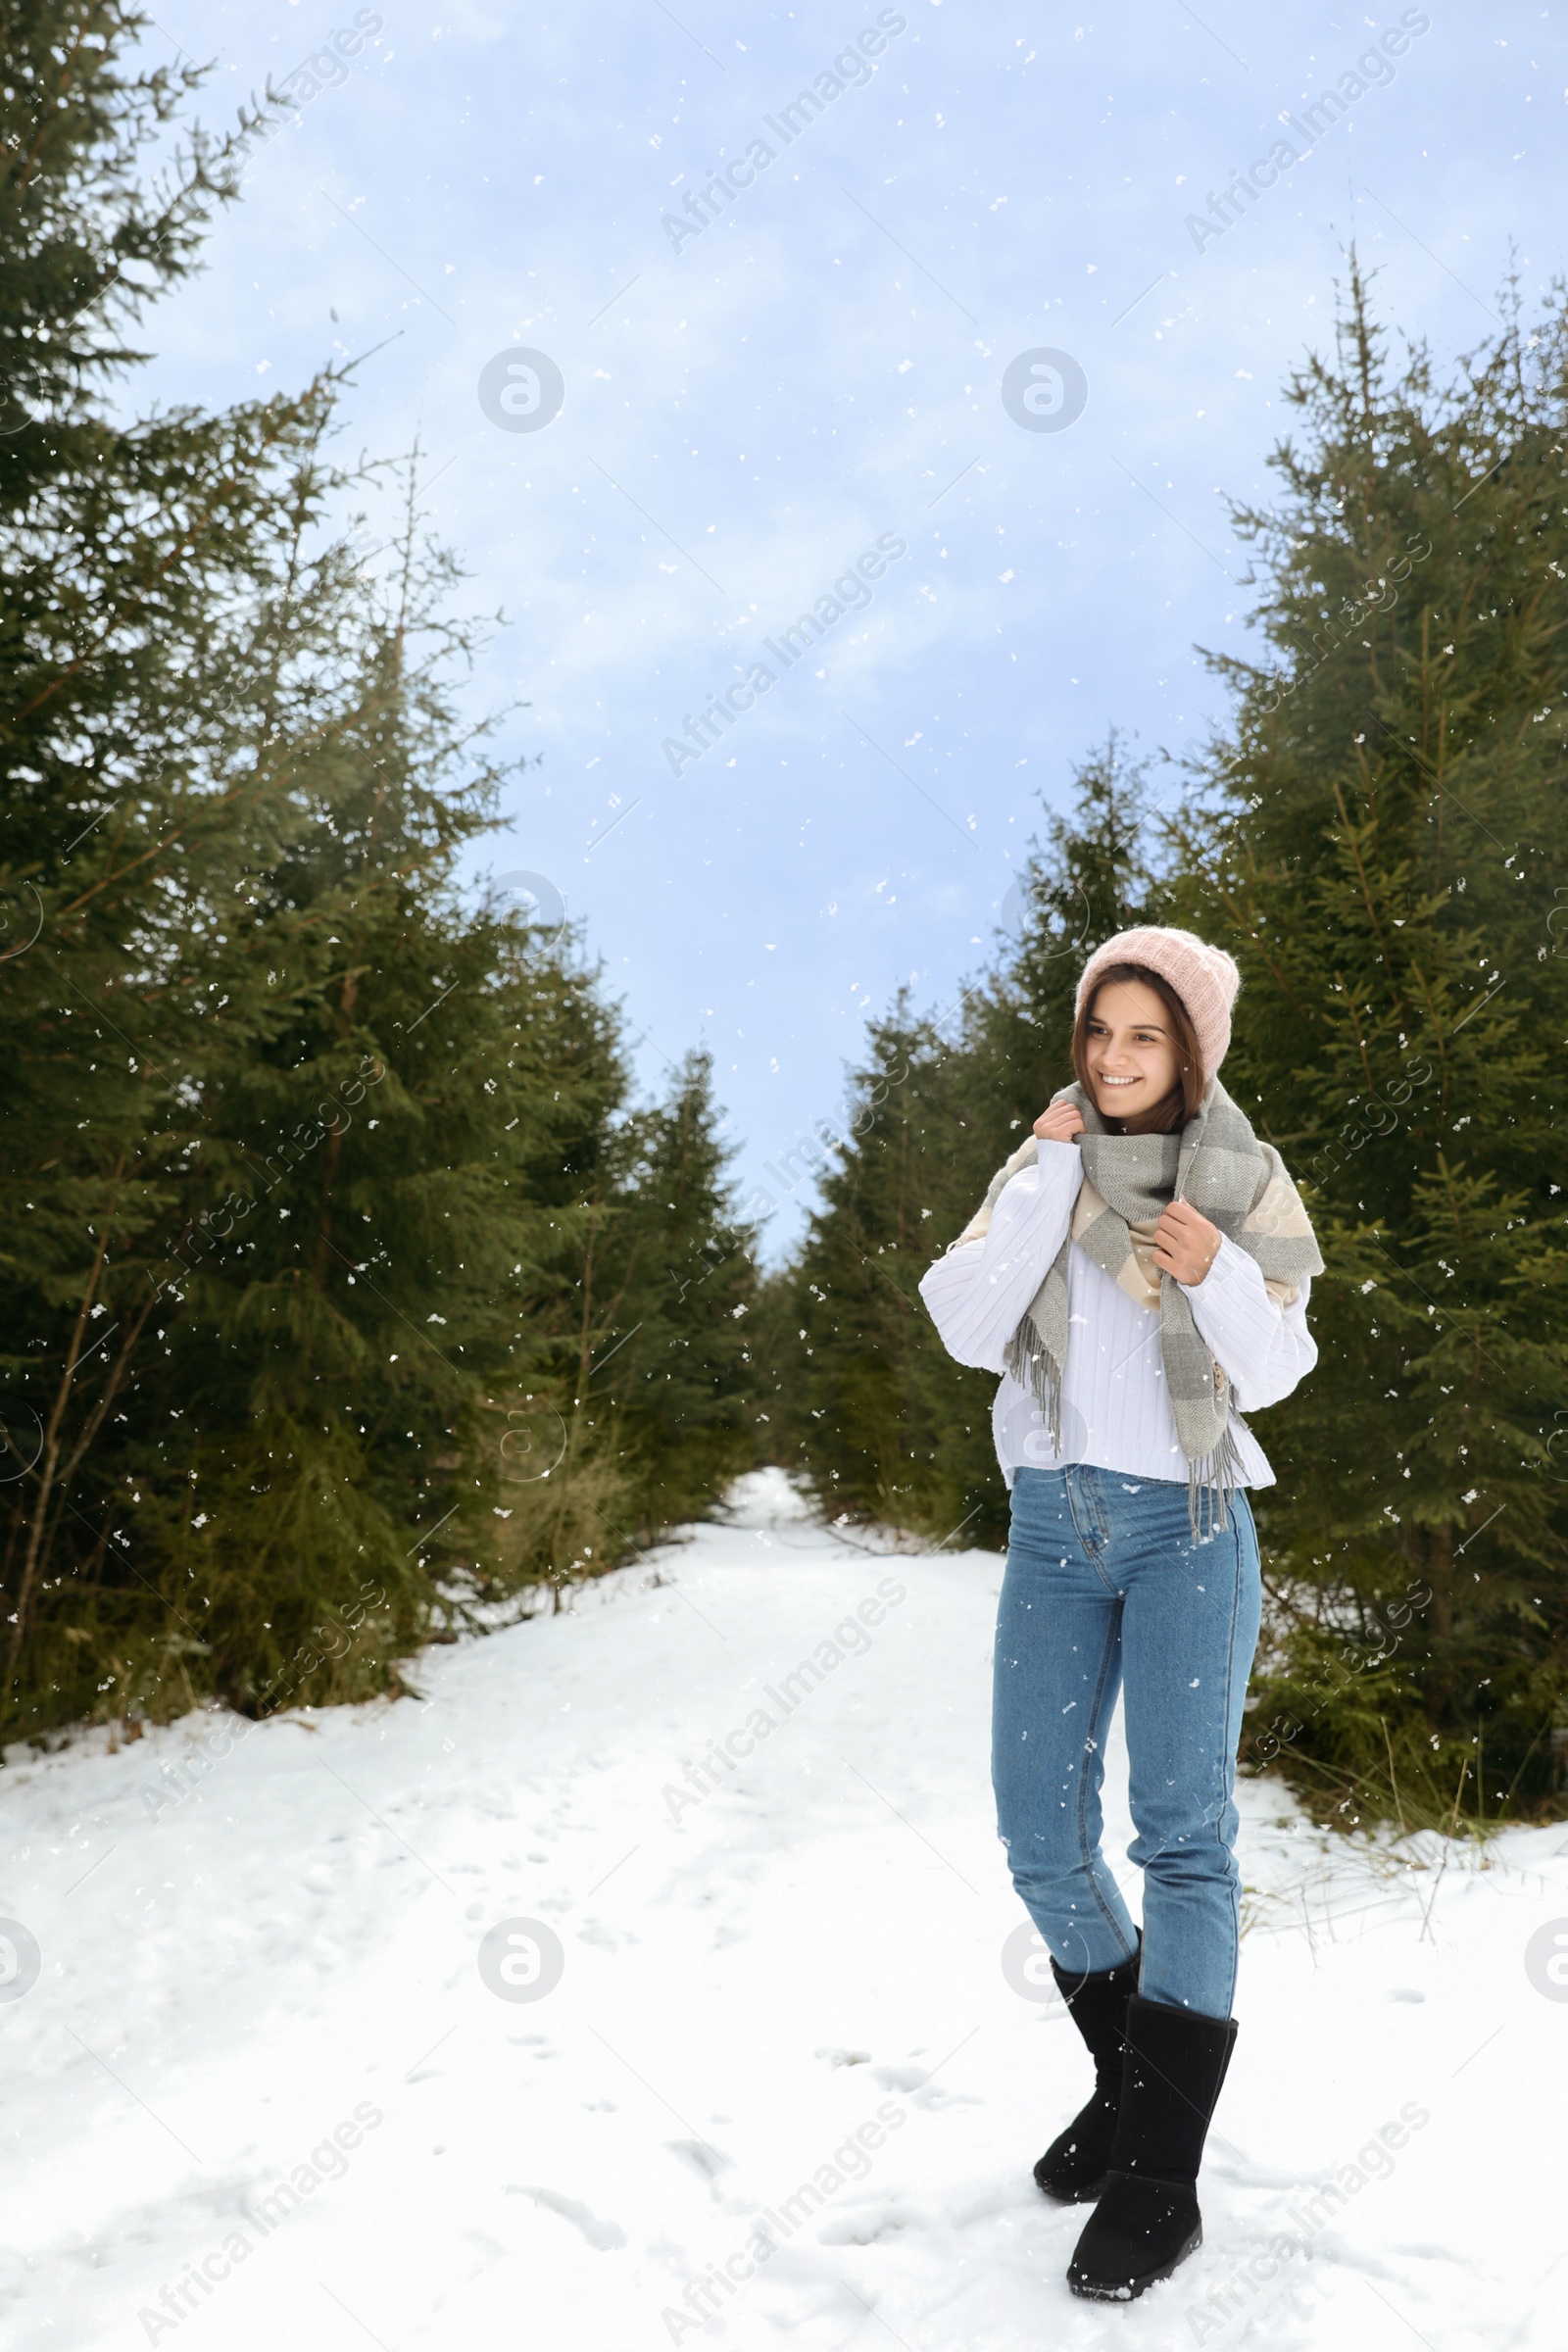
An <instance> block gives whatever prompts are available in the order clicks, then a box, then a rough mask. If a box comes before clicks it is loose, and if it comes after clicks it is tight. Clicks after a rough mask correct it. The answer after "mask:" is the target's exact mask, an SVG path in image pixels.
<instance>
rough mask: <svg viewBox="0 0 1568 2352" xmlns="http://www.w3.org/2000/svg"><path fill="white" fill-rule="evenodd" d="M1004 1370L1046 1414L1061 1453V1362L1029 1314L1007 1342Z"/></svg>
mask: <svg viewBox="0 0 1568 2352" xmlns="http://www.w3.org/2000/svg"><path fill="white" fill-rule="evenodd" d="M1006 1365H1007V1370H1008V1371H1009V1372H1010V1373H1011V1374H1012V1377H1013V1379H1014V1380H1015V1381H1016V1382H1017V1383H1018V1386H1019V1388H1020V1389H1027V1390H1028V1391H1029V1393H1030V1395H1031V1396H1032V1397H1033V1398H1034V1400H1035V1402H1036V1404H1038V1405H1039V1407H1040V1410H1041V1411H1042V1412H1043V1413H1044V1415H1045V1417H1046V1427H1047V1429H1048V1430H1049V1431H1050V1433H1051V1450H1052V1452H1053V1453H1054V1455H1056V1456H1057V1458H1058V1459H1059V1458H1060V1454H1061V1366H1060V1365H1059V1364H1058V1363H1057V1361H1056V1359H1055V1357H1054V1355H1053V1354H1052V1352H1051V1350H1050V1348H1048V1347H1047V1346H1046V1343H1045V1341H1044V1340H1043V1339H1042V1338H1041V1336H1040V1328H1039V1325H1038V1324H1037V1323H1036V1321H1035V1319H1034V1316H1033V1315H1032V1314H1026V1315H1025V1316H1024V1318H1023V1321H1022V1322H1021V1323H1020V1324H1019V1326H1018V1328H1017V1330H1016V1331H1015V1332H1014V1333H1013V1335H1012V1338H1011V1339H1010V1340H1009V1341H1008V1343H1007V1353H1006Z"/></svg>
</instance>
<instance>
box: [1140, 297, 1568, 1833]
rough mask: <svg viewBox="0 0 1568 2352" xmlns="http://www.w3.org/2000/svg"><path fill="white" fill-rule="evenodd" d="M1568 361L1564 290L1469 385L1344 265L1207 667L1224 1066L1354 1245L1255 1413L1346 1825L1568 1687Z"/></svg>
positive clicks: (1183, 856)
mask: <svg viewBox="0 0 1568 2352" xmlns="http://www.w3.org/2000/svg"><path fill="white" fill-rule="evenodd" d="M1565 365H1568V309H1565V305H1564V301H1563V298H1562V296H1561V294H1560V293H1559V294H1558V296H1557V297H1556V298H1555V299H1554V300H1553V302H1552V304H1551V306H1550V308H1549V309H1548V311H1547V314H1546V316H1545V317H1544V319H1542V320H1541V321H1540V322H1539V323H1538V324H1537V326H1536V327H1535V328H1534V329H1531V328H1529V327H1527V326H1526V324H1525V323H1524V321H1523V320H1522V319H1520V317H1519V316H1518V314H1517V311H1514V312H1512V313H1511V314H1510V316H1509V318H1508V320H1507V322H1506V324H1505V325H1504V327H1503V329H1502V331H1501V332H1500V333H1499V334H1498V335H1497V336H1496V337H1495V339H1494V340H1493V342H1492V344H1491V345H1490V346H1489V347H1488V348H1486V349H1484V350H1483V351H1481V352H1480V353H1478V354H1476V355H1474V356H1473V357H1472V358H1471V359H1470V360H1469V361H1468V362H1467V363H1465V365H1464V366H1463V368H1461V369H1460V370H1459V371H1458V373H1457V376H1456V379H1455V380H1454V381H1453V382H1452V383H1451V384H1449V385H1446V386H1440V384H1439V383H1438V380H1437V374H1436V370H1435V368H1434V365H1433V363H1432V361H1431V359H1430V357H1429V356H1428V355H1427V354H1426V353H1425V352H1424V351H1421V350H1417V351H1415V352H1414V353H1413V354H1412V355H1411V356H1410V358H1409V360H1408V362H1407V363H1406V365H1405V366H1404V368H1402V369H1401V370H1398V371H1396V370H1394V369H1393V368H1391V367H1390V366H1389V364H1388V361H1387V357H1386V353H1385V350H1384V346H1383V341H1382V337H1381V335H1380V333H1379V330H1378V328H1377V325H1376V322H1375V319H1374V318H1373V315H1372V312H1371V308H1370V305H1369V302H1368V299H1367V290H1366V287H1365V285H1364V283H1363V282H1362V280H1361V278H1360V276H1359V274H1358V273H1356V274H1353V275H1352V278H1351V282H1350V287H1349V292H1348V304H1347V308H1346V311H1345V314H1344V316H1343V319H1342V321H1341V327H1340V334H1339V342H1338V349H1337V353H1336V355H1335V357H1334V358H1333V359H1332V360H1329V359H1314V360H1313V361H1312V362H1311V363H1310V364H1309V365H1308V366H1307V367H1306V368H1304V369H1303V370H1302V371H1301V372H1300V374H1299V376H1298V378H1297V379H1296V381H1295V383H1294V384H1293V386H1292V391H1291V397H1292V399H1293V400H1294V402H1295V403H1296V405H1297V407H1298V408H1299V410H1300V412H1301V415H1302V418H1303V430H1302V435H1301V439H1300V441H1299V443H1296V442H1293V443H1289V444H1287V445H1285V446H1283V447H1282V448H1281V449H1280V451H1279V452H1278V453H1277V456H1276V461H1275V463H1276V466H1277V469H1278V473H1279V476H1280V480H1281V484H1282V495H1281V498H1280V500H1279V503H1278V504H1277V506H1275V507H1273V508H1271V509H1267V510H1259V511H1255V512H1249V513H1244V515H1243V516H1242V521H1243V526H1244V528H1246V529H1247V530H1249V531H1250V533H1251V535H1252V536H1253V538H1254V541H1255V543H1256V545H1257V547H1258V550H1259V560H1260V566H1261V570H1262V575H1263V595H1262V598H1261V602H1260V606H1259V613H1258V618H1259V622H1260V625H1261V627H1262V629H1263V631H1264V634H1265V635H1266V637H1267V639H1268V641H1269V644H1270V650H1271V657H1272V658H1271V660H1270V661H1269V662H1268V663H1267V664H1262V663H1259V664H1247V663H1241V662H1221V663H1219V664H1218V666H1219V667H1220V668H1221V670H1222V671H1224V672H1225V673H1226V674H1228V676H1229V677H1230V679H1231V681H1232V683H1233V685H1234V687H1235V690H1236V694H1237V706H1236V715H1235V722H1234V728H1233V730H1230V731H1228V732H1227V734H1226V737H1225V739H1224V742H1223V744H1222V745H1221V746H1220V747H1219V748H1218V750H1217V752H1216V756H1215V758H1214V760H1213V761H1212V762H1211V763H1210V766H1209V769H1208V782H1209V785H1210V789H1209V792H1208V795H1207V808H1206V812H1205V814H1204V815H1202V816H1201V818H1197V819H1195V818H1193V817H1191V816H1189V817H1187V818H1185V819H1184V820H1183V821H1180V822H1178V823H1177V825H1176V826H1175V828H1174V832H1175V837H1176V841H1177V846H1178V849H1179V853H1180V862H1181V869H1182V870H1181V877H1180V881H1179V885H1178V887H1179V903H1180V904H1181V905H1182V906H1183V907H1185V909H1186V917H1187V919H1189V920H1191V921H1192V922H1193V923H1194V925H1195V927H1196V928H1199V929H1201V930H1203V931H1204V932H1205V933H1206V934H1207V936H1209V937H1211V938H1214V939H1216V940H1218V941H1220V942H1221V943H1222V944H1224V945H1225V946H1228V947H1230V948H1231V949H1232V950H1233V952H1234V953H1235V954H1236V956H1237V957H1238V959H1239V960H1240V962H1241V964H1242V966H1243V971H1244V976H1245V987H1244V993H1243V996H1242V999H1241V1001H1240V1004H1239V1006H1238V1017H1237V1036H1236V1045H1235V1047H1234V1048H1233V1051H1232V1056H1231V1060H1230V1062H1228V1063H1227V1068H1226V1078H1227V1083H1228V1084H1229V1085H1230V1087H1231V1090H1232V1092H1233V1093H1234V1094H1236V1095H1237V1097H1238V1100H1239V1101H1240V1102H1241V1103H1242V1104H1243V1106H1244V1108H1248V1109H1249V1110H1251V1109H1252V1108H1253V1105H1254V1104H1256V1105H1257V1110H1256V1115H1257V1116H1258V1117H1259V1118H1260V1119H1262V1120H1263V1121H1264V1122H1265V1124H1264V1127H1263V1132H1265V1133H1267V1134H1268V1135H1270V1136H1271V1137H1272V1139H1273V1140H1274V1141H1275V1142H1277V1143H1278V1145H1279V1146H1280V1149H1281V1150H1282V1151H1283V1152H1285V1154H1286V1156H1287V1158H1288V1160H1289V1161H1290V1162H1291V1164H1292V1165H1293V1166H1294V1167H1295V1168H1297V1169H1298V1170H1299V1173H1300V1174H1301V1176H1302V1177H1303V1179H1306V1180H1307V1181H1308V1182H1309V1184H1310V1187H1311V1204H1312V1209H1313V1214H1314V1217H1315V1219H1316V1221H1317V1224H1318V1230H1319V1235H1320V1239H1321V1241H1322V1245H1323V1251H1324V1256H1325V1259H1326V1261H1327V1272H1326V1273H1325V1275H1324V1276H1323V1277H1322V1278H1321V1280H1320V1281H1319V1283H1318V1284H1317V1285H1316V1286H1315V1287H1314V1296H1313V1321H1314V1327H1315V1331H1316V1336H1317V1339H1318V1344H1319V1348H1320V1349H1321V1361H1320V1363H1319V1366H1318V1368H1317V1370H1316V1372H1315V1373H1314V1375H1313V1376H1312V1378H1311V1379H1310V1380H1309V1381H1308V1382H1307V1383H1306V1384H1305V1385H1304V1387H1303V1388H1302V1389H1301V1390H1300V1391H1299V1394H1298V1395H1297V1396H1296V1397H1293V1398H1292V1399H1291V1400H1290V1403H1289V1405H1288V1406H1286V1407H1285V1408H1283V1409H1282V1410H1281V1412H1280V1413H1279V1415H1278V1426H1277V1427H1276V1426H1275V1424H1274V1420H1273V1419H1272V1418H1269V1419H1267V1420H1265V1422H1264V1423H1263V1425H1262V1434H1264V1435H1265V1436H1266V1439H1267V1443H1268V1445H1269V1447H1270V1450H1271V1454H1272V1455H1273V1458H1274V1460H1275V1465H1276V1469H1277V1472H1278V1476H1279V1484H1278V1485H1277V1487H1274V1488H1271V1489H1269V1490H1266V1491H1265V1493H1264V1494H1263V1495H1261V1496H1260V1497H1259V1505H1260V1507H1259V1520H1260V1525H1261V1526H1262V1528H1263V1531H1264V1535H1265V1541H1266V1544H1267V1546H1268V1549H1269V1553H1270V1557H1271V1563H1272V1568H1271V1574H1272V1581H1273V1584H1274V1589H1275V1595H1276V1602H1277V1606H1278V1609H1279V1611H1280V1624H1281V1627H1282V1630H1283V1635H1284V1639H1283V1642H1282V1644H1281V1646H1280V1648H1279V1649H1278V1650H1277V1651H1276V1653H1275V1655H1274V1659H1273V1664H1274V1668H1275V1671H1274V1672H1273V1674H1272V1675H1271V1676H1270V1677H1268V1678H1267V1679H1266V1680H1265V1682H1264V1684H1263V1686H1262V1690H1261V1699H1262V1701H1263V1706H1262V1709H1261V1711H1260V1715H1259V1723H1260V1727H1266V1726H1274V1727H1275V1728H1274V1730H1273V1732H1272V1735H1271V1734H1270V1733H1269V1732H1268V1731H1267V1730H1261V1729H1260V1740H1259V1752H1260V1753H1271V1752H1273V1748H1274V1746H1275V1745H1276V1744H1278V1745H1280V1746H1281V1748H1282V1752H1284V1753H1285V1754H1286V1756H1287V1758H1288V1759H1291V1760H1293V1768H1294V1769H1296V1770H1297V1771H1298V1772H1299V1775H1300V1777H1301V1778H1302V1780H1303V1785H1308V1786H1311V1787H1313V1788H1314V1789H1317V1790H1318V1791H1319V1792H1320V1793H1327V1792H1330V1791H1332V1793H1333V1797H1334V1801H1335V1803H1336V1804H1339V1803H1345V1804H1348V1805H1349V1806H1350V1807H1351V1808H1352V1809H1353V1808H1354V1807H1355V1805H1357V1804H1358V1803H1372V1804H1374V1805H1381V1806H1383V1807H1384V1808H1387V1809H1389V1810H1395V1809H1397V1808H1398V1807H1399V1806H1400V1805H1401V1804H1402V1805H1405V1806H1409V1805H1411V1804H1415V1803H1417V1802H1419V1803H1420V1804H1423V1805H1425V1806H1426V1808H1427V1810H1428V1811H1429V1812H1436V1811H1437V1810H1439V1809H1446V1807H1447V1806H1448V1805H1449V1804H1450V1802H1452V1801H1455V1800H1456V1801H1458V1802H1459V1803H1461V1804H1462V1805H1463V1806H1464V1807H1465V1808H1466V1809H1472V1808H1473V1809H1476V1810H1479V1811H1482V1812H1485V1811H1487V1810H1489V1809H1490V1810H1493V1811H1495V1810H1498V1809H1499V1808H1500V1807H1501V1806H1502V1805H1503V1804H1504V1803H1508V1802H1517V1801H1521V1800H1522V1799H1524V1798H1527V1797H1535V1798H1540V1797H1543V1796H1545V1795H1546V1794H1548V1793H1549V1792H1550V1789H1551V1786H1552V1781H1553V1773H1554V1768H1553V1761H1552V1755H1551V1740H1550V1731H1551V1727H1552V1724H1553V1721H1554V1720H1557V1721H1561V1720H1564V1718H1563V1717H1562V1715H1561V1713H1560V1710H1561V1709H1562V1707H1563V1703H1564V1698H1565V1695H1568V1688H1565V1679H1564V1670H1565V1667H1568V1649H1565V1639H1568V1577H1565V1567H1568V1547H1565V1536H1568V1513H1565V1509H1564V1487H1563V1484H1562V1483H1561V1465H1560V1463H1558V1462H1554V1460H1553V1456H1552V1451H1551V1446H1552V1439H1553V1432H1554V1428H1555V1429H1559V1430H1560V1429H1561V1428H1562V1427H1563V1426H1564V1423H1563V1421H1561V1420H1559V1421H1557V1422H1556V1423H1555V1424H1554V1421H1553V1414H1554V1412H1559V1411H1560V1410H1561V1406H1562V1398H1563V1396H1564V1394H1565V1393H1568V1392H1565V1388H1564V1369H1565V1346H1564V1333H1565V1331H1568V1250H1565V1240H1568V1235H1565V1218H1564V1210H1565V1206H1568V1195H1565V1194H1564V1191H1563V1189H1562V1188H1563V1187H1564V1185H1565V1184H1568V1176H1565V1174H1564V1169H1563V1155H1562V1149H1561V1122H1562V1117H1563V1111H1564V1092H1563V1078H1562V1067H1563V1065H1562V1056H1561V1051H1560V1047H1561V1041H1562V1038H1563V1035H1564V1033H1565V1028H1564V1024H1565V1020H1568V969H1565V962H1564V958H1563V956H1561V955H1560V954H1558V952H1557V950H1558V946H1559V942H1558V940H1557V939H1556V938H1555V937H1554V922H1555V917H1556V913H1557V910H1558V909H1559V908H1560V907H1561V905H1562V902H1563V900H1564V897H1565V896H1568V823H1565V815H1564V809H1565V802H1564V786H1565V780H1568V778H1565V768H1564V747H1565V742H1568V730H1565V707H1564V666H1563V664H1564V655H1563V645H1564V631H1565V626H1568V503H1565V498H1564V490H1565V485H1568V458H1565V456H1564V439H1565V430H1564V428H1565V425H1568V415H1565V398H1568V379H1565ZM1222 767H1228V772H1227V773H1225V774H1224V775H1223V776H1221V775H1220V774H1219V770H1220V769H1221V768H1222ZM1556 928H1558V929H1560V928H1561V925H1560V924H1557V925H1556ZM1562 1450H1563V1448H1562V1446H1560V1445H1559V1446H1558V1447H1557V1452H1558V1453H1559V1454H1560V1453H1561V1452H1562ZM1357 1792H1359V1793H1357Z"/></svg>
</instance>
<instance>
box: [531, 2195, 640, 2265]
mask: <svg viewBox="0 0 1568 2352" xmlns="http://www.w3.org/2000/svg"><path fill="white" fill-rule="evenodd" d="M507 2191H508V2194H509V2195H510V2196H514V2197H532V2199H533V2201H534V2203H535V2204H536V2205H546V2206H548V2207H549V2209H550V2211H551V2212H552V2213H559V2214H560V2216H561V2218H562V2220H563V2221H565V2222H570V2224H571V2225H572V2228H573V2229H580V2230H581V2231H582V2233H583V2235H584V2237H585V2238H586V2239H587V2240H588V2243H589V2244H590V2245H591V2246H592V2247H593V2249H594V2251H595V2253H596V2254H609V2253H611V2252H613V2249H614V2248H615V2247H616V2246H623V2245H624V2244H625V2243H626V2232H625V2230H624V2229H621V2227H620V2225H619V2223H618V2222H602V2221H601V2220H600V2219H599V2216H598V2215H597V2214H596V2213H590V2212H589V2210H588V2208H587V2206H586V2205H583V2204H580V2203H579V2202H578V2200H577V2199H576V2198H575V2197H564V2196H563V2195H562V2194H561V2192H560V2190H559V2189H555V2188H527V2187H523V2186H521V2185H519V2184H518V2183H516V2182H515V2181H510V2180H509V2181H508V2183H507Z"/></svg>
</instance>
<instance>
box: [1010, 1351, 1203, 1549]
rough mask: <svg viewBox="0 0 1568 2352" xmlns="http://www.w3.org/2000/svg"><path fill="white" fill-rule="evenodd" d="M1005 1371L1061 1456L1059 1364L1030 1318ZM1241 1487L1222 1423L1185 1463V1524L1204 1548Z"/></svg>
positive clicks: (1052, 1447)
mask: <svg viewBox="0 0 1568 2352" xmlns="http://www.w3.org/2000/svg"><path fill="white" fill-rule="evenodd" d="M1006 1365H1007V1370H1008V1371H1009V1372H1010V1373H1011V1375H1012V1377H1013V1379H1014V1380H1015V1381H1016V1382H1017V1384H1018V1386H1019V1388H1021V1389H1027V1390H1028V1392H1029V1394H1030V1395H1031V1396H1032V1397H1033V1398H1034V1400H1035V1402H1036V1403H1037V1404H1038V1405H1039V1407H1040V1410H1041V1412H1042V1413H1043V1414H1044V1416H1045V1421H1046V1427H1047V1430H1048V1431H1049V1432H1050V1436H1051V1450H1052V1453H1053V1455H1054V1457H1055V1458H1056V1459H1057V1460H1058V1461H1059V1460H1060V1458H1061V1366H1060V1365H1059V1364H1058V1363H1057V1362H1056V1361H1055V1359H1054V1356H1053V1355H1052V1353H1051V1351H1050V1349H1049V1348H1047V1346H1046V1344H1045V1342H1044V1340H1043V1339H1042V1338H1041V1336H1040V1332H1039V1329H1038V1327H1037V1325H1036V1323H1035V1319H1034V1317H1033V1315H1025V1316H1024V1318H1023V1320H1022V1322H1021V1323H1020V1324H1019V1326H1018V1328H1017V1330H1016V1331H1015V1332H1014V1333H1013V1335H1012V1338H1011V1340H1010V1341H1009V1342H1008V1344H1007V1351H1006ZM1241 1483H1242V1453H1241V1447H1240V1446H1238V1445H1237V1442H1236V1430H1235V1427H1234V1424H1232V1423H1230V1422H1227V1423H1226V1425H1225V1427H1224V1428H1223V1429H1222V1430H1221V1431H1220V1434H1219V1436H1218V1438H1217V1439H1216V1440H1215V1442H1214V1444H1213V1446H1212V1447H1211V1448H1210V1450H1209V1451H1208V1452H1207V1453H1205V1454H1201V1455H1200V1456H1199V1457H1198V1459H1197V1460H1196V1461H1192V1462H1189V1463H1188V1465H1187V1520H1188V1525H1189V1526H1190V1527H1191V1529H1192V1531H1193V1542H1194V1543H1195V1544H1206V1543H1208V1542H1209V1541H1210V1539H1211V1538H1212V1537H1213V1536H1214V1535H1215V1534H1216V1533H1221V1532H1223V1531H1224V1530H1225V1529H1227V1528H1228V1527H1229V1526H1230V1523H1231V1514H1230V1500H1231V1496H1232V1495H1234V1494H1235V1493H1236V1491H1237V1489H1238V1487H1239V1486H1240V1485H1241Z"/></svg>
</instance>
